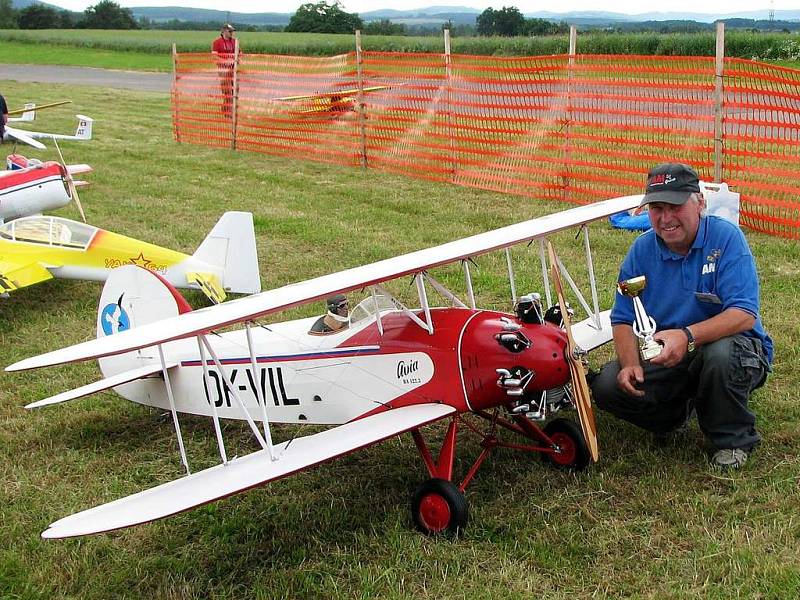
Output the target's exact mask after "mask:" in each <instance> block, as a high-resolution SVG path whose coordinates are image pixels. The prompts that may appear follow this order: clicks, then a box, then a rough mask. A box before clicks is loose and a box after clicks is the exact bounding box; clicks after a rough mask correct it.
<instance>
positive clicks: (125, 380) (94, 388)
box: [25, 362, 178, 408]
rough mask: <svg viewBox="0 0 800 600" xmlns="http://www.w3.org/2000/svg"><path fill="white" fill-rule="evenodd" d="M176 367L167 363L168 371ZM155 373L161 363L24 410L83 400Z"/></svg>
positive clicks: (64, 394)
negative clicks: (77, 399)
mask: <svg viewBox="0 0 800 600" xmlns="http://www.w3.org/2000/svg"><path fill="white" fill-rule="evenodd" d="M176 366H178V363H177V362H174V363H167V368H168V369H171V368H173V367H176ZM156 373H161V363H152V364H149V365H146V366H144V367H141V368H139V369H132V370H130V371H125V372H124V373H118V374H116V375H114V376H112V377H107V378H105V379H101V380H100V381H95V382H94V383H90V384H88V385H82V386H81V387H79V388H75V389H74V390H69V391H67V392H62V393H60V394H56V395H55V396H50V397H49V398H45V399H44V400H39V401H38V402H31V403H30V404H27V405H26V406H25V408H41V407H42V406H50V405H51V404H59V403H61V402H67V401H69V400H75V399H76V398H83V397H84V396H88V395H89V394H94V393H95V392H102V391H103V390H107V389H110V388H113V387H117V386H118V385H122V384H123V383H130V382H131V381H135V380H137V379H142V378H143V377H147V376H148V375H155V374H156Z"/></svg>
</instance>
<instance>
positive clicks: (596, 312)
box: [581, 225, 603, 329]
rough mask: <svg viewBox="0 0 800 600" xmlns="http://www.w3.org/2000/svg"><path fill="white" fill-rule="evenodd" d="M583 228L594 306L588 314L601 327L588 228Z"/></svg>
mask: <svg viewBox="0 0 800 600" xmlns="http://www.w3.org/2000/svg"><path fill="white" fill-rule="evenodd" d="M581 229H583V246H584V248H585V249H586V267H587V268H588V270H589V286H590V287H591V289H592V305H593V306H594V314H593V315H589V316H590V317H592V321H593V322H594V324H595V326H596V327H597V329H602V328H603V326H602V324H601V323H600V302H599V301H598V300H597V282H596V280H595V277H594V263H593V262H592V245H591V244H590V243H589V228H588V227H587V226H586V225H584V226H583V227H582V228H581Z"/></svg>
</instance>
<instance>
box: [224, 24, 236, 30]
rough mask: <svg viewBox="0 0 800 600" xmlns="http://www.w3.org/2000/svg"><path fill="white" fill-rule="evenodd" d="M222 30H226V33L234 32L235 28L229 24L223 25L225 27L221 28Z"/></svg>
mask: <svg viewBox="0 0 800 600" xmlns="http://www.w3.org/2000/svg"><path fill="white" fill-rule="evenodd" d="M222 29H227V30H228V31H236V27H234V26H233V25H231V24H230V23H225V25H223V26H222Z"/></svg>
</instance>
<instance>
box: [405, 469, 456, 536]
mask: <svg viewBox="0 0 800 600" xmlns="http://www.w3.org/2000/svg"><path fill="white" fill-rule="evenodd" d="M411 518H412V519H413V520H414V525H415V526H416V528H417V529H418V530H419V531H421V532H422V533H424V534H425V535H436V534H442V533H447V534H451V535H456V534H458V533H459V532H461V531H463V530H464V529H465V528H466V526H467V520H468V518H469V510H468V508H467V499H466V498H465V497H464V494H463V493H462V492H461V491H460V490H459V489H458V487H456V486H455V485H454V484H453V483H451V482H450V481H447V480H445V479H438V478H434V479H429V480H428V481H426V482H424V483H423V484H421V485H420V486H419V487H418V488H417V489H416V490H415V491H414V496H413V497H412V499H411Z"/></svg>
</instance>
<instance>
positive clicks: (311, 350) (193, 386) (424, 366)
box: [100, 317, 434, 424]
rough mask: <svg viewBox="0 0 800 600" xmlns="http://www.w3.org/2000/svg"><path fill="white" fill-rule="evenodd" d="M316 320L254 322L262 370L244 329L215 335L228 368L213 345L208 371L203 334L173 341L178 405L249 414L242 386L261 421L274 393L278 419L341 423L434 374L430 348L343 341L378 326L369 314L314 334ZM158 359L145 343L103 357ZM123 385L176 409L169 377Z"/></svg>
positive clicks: (105, 366)
mask: <svg viewBox="0 0 800 600" xmlns="http://www.w3.org/2000/svg"><path fill="white" fill-rule="evenodd" d="M315 320H316V317H312V318H309V319H300V320H297V321H289V322H285V323H278V324H275V325H270V326H269V327H268V328H261V327H253V328H252V330H251V331H252V338H253V347H254V348H255V349H256V359H257V366H256V372H257V374H256V376H255V377H254V376H253V367H252V363H251V359H250V353H249V350H248V345H247V337H246V331H244V330H239V331H233V332H228V333H224V334H221V335H220V336H215V335H209V336H208V339H209V342H210V343H211V345H212V347H213V348H214V352H215V353H216V355H217V357H218V358H219V359H220V361H221V362H222V363H223V364H222V369H220V368H219V366H217V365H216V364H214V362H213V361H212V359H211V357H210V356H209V355H208V352H206V357H207V359H208V376H207V377H206V376H204V369H203V364H202V361H201V360H200V352H199V348H198V342H197V340H196V339H190V340H178V341H175V342H170V343H168V344H165V345H164V352H165V360H166V362H167V363H168V364H169V363H175V362H178V363H179V366H177V367H175V368H173V369H171V370H170V371H169V378H170V383H171V387H172V390H173V394H174V399H175V406H176V409H177V410H178V411H179V412H185V413H191V414H197V415H207V416H211V415H213V412H214V408H216V410H217V414H218V415H219V416H220V417H221V418H229V419H244V418H245V416H244V413H243V412H242V409H241V407H240V405H239V403H238V401H237V400H236V397H235V394H234V391H233V390H235V391H236V393H238V395H239V397H240V398H241V400H242V401H243V402H244V404H245V406H246V408H247V410H248V411H249V413H250V416H251V417H252V418H253V419H254V420H256V421H258V420H260V419H261V418H262V414H263V413H262V409H261V406H260V402H259V394H260V397H261V398H265V399H266V408H267V410H266V412H267V416H268V418H269V420H270V421H271V422H279V423H315V424H338V423H346V422H348V421H351V420H352V419H354V418H356V417H358V416H360V415H363V414H365V413H368V412H370V411H372V410H374V409H376V408H379V407H380V406H381V405H383V404H386V403H388V402H390V401H391V400H393V399H395V398H397V397H399V396H402V395H405V394H408V393H409V392H412V391H413V390H414V389H416V388H418V387H420V386H422V385H424V384H426V383H427V382H428V381H430V379H431V378H432V377H433V373H434V365H433V361H432V360H431V358H430V357H429V356H428V355H427V354H426V353H424V352H389V353H385V352H384V353H381V347H380V345H379V344H370V345H363V346H348V347H344V348H340V347H338V346H339V345H340V344H341V343H342V342H344V341H346V340H348V339H349V338H351V337H353V336H354V335H356V334H358V333H359V332H361V331H363V330H364V329H366V328H367V327H372V328H373V329H374V328H375V327H376V325H375V320H374V319H364V320H363V321H361V322H359V323H357V324H356V325H355V326H353V327H351V328H349V329H345V330H343V331H342V332H338V333H333V334H328V335H309V334H308V331H309V329H310V327H311V325H312V324H313V323H314V321H315ZM158 360H159V358H158V350H157V348H145V349H142V350H139V351H137V352H134V353H129V354H125V355H120V356H113V357H106V358H103V359H101V360H100V364H101V369H102V370H103V373H104V375H106V376H108V375H111V374H113V373H116V372H119V371H122V370H128V369H133V368H137V367H140V366H143V365H146V364H151V363H153V362H154V361H158ZM225 382H228V383H229V385H225ZM115 390H116V391H117V392H118V393H119V394H120V395H121V396H123V397H125V398H127V399H128V400H131V401H133V402H137V403H140V404H145V405H148V406H155V407H158V408H162V409H166V410H169V408H170V405H169V398H168V396H167V394H166V386H165V383H164V380H163V378H162V377H154V378H149V379H145V380H140V381H136V382H132V383H129V384H125V385H122V386H119V387H117V388H115ZM212 403H213V407H212Z"/></svg>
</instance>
